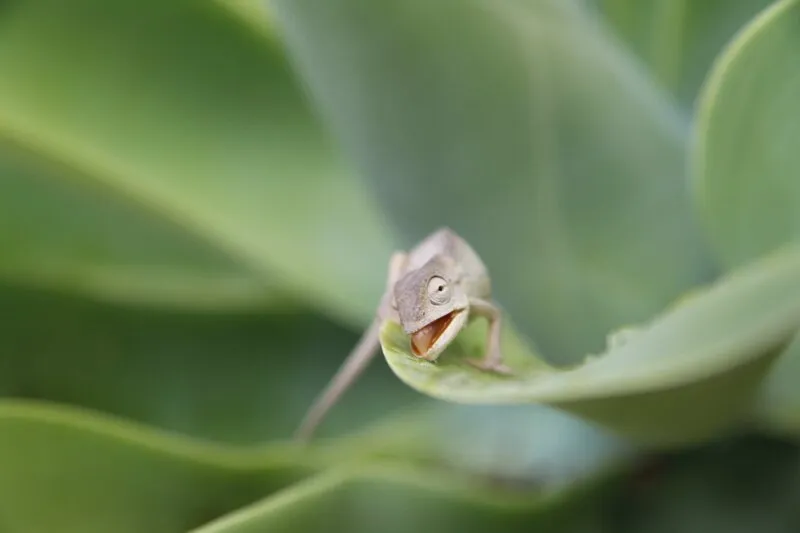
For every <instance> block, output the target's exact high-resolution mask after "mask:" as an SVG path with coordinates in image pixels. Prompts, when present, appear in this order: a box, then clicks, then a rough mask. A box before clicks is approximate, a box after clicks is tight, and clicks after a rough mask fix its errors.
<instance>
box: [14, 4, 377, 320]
mask: <svg viewBox="0 0 800 533" xmlns="http://www.w3.org/2000/svg"><path fill="white" fill-rule="evenodd" d="M231 9H234V10H235V11H231ZM240 13H242V12H241V11H240V8H229V7H224V5H223V3H197V2H190V1H178V2H167V3H163V2H154V1H150V2H145V3H137V4H131V3H119V2H115V3H109V2H103V1H100V0H82V1H80V2H77V3H74V2H73V3H70V5H69V6H67V5H65V4H60V3H49V2H48V3H36V2H33V3H31V2H22V1H12V2H6V3H4V4H3V7H2V8H1V9H0V63H2V65H3V70H2V73H0V99H2V101H3V106H2V109H0V147H2V151H3V153H12V154H14V155H15V156H16V157H15V163H16V165H21V166H17V167H16V171H15V172H13V173H12V175H11V176H10V177H9V178H6V179H10V180H12V182H11V183H10V184H9V185H6V186H7V187H12V188H13V189H14V190H16V194H18V195H19V196H8V197H6V198H4V200H3V202H2V205H0V207H2V206H4V205H5V203H6V201H8V202H11V203H12V204H13V203H14V202H18V201H22V200H26V201H28V202H33V203H32V204H31V206H29V209H28V210H27V211H26V216H25V217H24V218H23V219H22V221H23V222H25V223H27V224H29V225H32V226H33V227H34V228H37V230H36V233H34V236H38V237H41V238H43V239H46V240H47V242H45V243H43V244H42V245H41V247H40V246H39V245H37V244H30V245H24V246H23V247H20V244H19V242H18V241H19V240H20V235H22V234H24V232H25V231H26V229H25V226H24V225H23V226H19V227H15V228H11V227H8V225H9V222H8V221H4V223H3V226H6V227H5V228H4V230H5V232H7V233H8V234H9V236H8V237H6V238H5V239H6V240H7V241H9V242H8V243H6V246H10V243H14V242H16V243H17V244H16V245H15V247H16V248H17V252H16V253H18V254H21V255H17V256H16V257H15V265H19V264H20V262H21V261H23V260H26V261H28V262H30V263H33V264H34V265H37V264H38V263H40V262H42V261H43V260H44V262H45V263H48V264H53V265H54V266H53V271H54V272H55V271H58V272H63V274H59V275H61V276H63V277H64V279H63V280H61V281H60V282H61V283H65V284H66V283H70V284H71V283H74V282H76V280H77V282H78V283H82V284H83V285H84V286H85V285H92V284H94V285H93V287H94V288H95V290H97V287H98V286H102V285H104V284H106V283H110V282H108V281H107V279H108V278H114V276H121V279H112V281H113V283H112V285H114V287H112V290H114V291H117V292H119V291H120V290H122V289H119V286H120V285H122V284H124V283H126V282H127V279H130V277H131V276H133V277H134V278H135V277H136V276H146V277H149V276H165V277H159V279H158V281H153V282H152V283H154V284H155V285H154V287H159V286H163V285H166V284H168V283H171V282H172V281H173V280H174V279H175V278H178V279H179V280H181V282H182V283H184V284H190V285H192V287H193V288H194V289H197V288H198V285H199V284H198V283H197V282H193V280H195V279H197V278H198V276H201V275H202V276H205V277H212V278H213V277H214V276H215V275H216V276H217V277H218V278H220V277H221V279H217V280H216V281H214V283H217V284H220V283H227V281H226V279H227V278H231V277H232V278H233V280H232V282H231V283H232V284H233V285H234V292H237V291H238V293H241V291H242V289H241V288H239V287H240V286H241V285H242V284H248V286H249V287H252V286H253V285H254V284H255V283H254V281H253V272H255V273H257V274H258V278H256V279H259V280H260V279H261V277H262V276H264V275H265V276H266V279H267V280H274V282H275V283H279V284H280V286H281V288H282V289H285V290H286V291H290V292H292V293H295V294H296V295H297V296H299V297H301V298H302V299H303V300H304V301H305V302H307V303H309V304H311V305H313V306H315V307H317V308H319V309H322V310H323V311H325V312H327V313H331V314H333V315H335V316H337V317H339V318H342V319H346V320H351V321H353V322H354V323H360V322H362V321H363V320H364V319H365V317H368V316H370V315H371V314H372V312H373V308H374V306H375V301H374V300H375V299H376V298H377V295H378V294H379V293H380V290H381V289H382V286H383V283H384V280H383V277H384V276H385V268H386V267H385V262H386V261H387V260H388V257H389V254H390V252H391V249H392V247H391V244H390V239H389V238H388V236H387V231H386V228H385V226H384V225H383V224H382V223H381V220H380V217H379V216H378V214H377V212H376V211H375V209H374V208H373V207H372V204H371V202H370V201H369V197H368V196H367V195H366V194H365V193H364V192H363V191H362V190H361V189H360V186H359V184H358V182H357V181H356V180H355V179H353V178H352V177H351V176H350V175H349V174H348V172H347V171H346V170H345V169H343V168H342V167H341V166H340V165H338V162H337V160H336V158H335V157H334V156H333V154H332V150H331V147H330V146H329V144H328V142H327V141H326V138H325V136H324V135H323V133H322V132H321V131H320V130H319V128H318V127H317V124H316V121H315V120H314V118H313V116H312V115H311V114H310V112H309V110H308V108H307V105H306V102H305V100H304V99H303V96H302V93H301V91H300V90H299V88H298V86H297V85H296V83H295V81H294V78H293V75H292V74H291V72H290V71H289V70H288V67H287V65H286V64H285V61H284V58H283V54H282V50H280V48H279V46H278V45H277V44H276V43H275V42H274V40H273V39H272V36H271V35H270V34H269V33H267V26H266V25H264V24H251V23H248V22H247V21H246V17H243V16H241V14H240ZM144 36H146V38H145V37H144ZM20 155H22V156H24V157H19V156H20ZM17 174H20V175H17ZM25 175H30V176H31V178H33V179H27V178H25V179H23V177H24V176H25ZM26 184H30V186H31V187H34V188H35V189H33V190H29V189H27V188H26ZM48 187H52V190H49V189H48ZM54 198H58V206H57V208H56V209H55V213H56V214H57V217H54V218H51V219H44V217H45V216H46V213H47V212H48V210H49V209H50V208H52V206H51V204H52V203H53V202H54V201H55V200H54ZM67 200H69V201H70V205H64V204H61V203H60V202H65V201H67ZM84 208H86V209H89V211H88V212H85V213H84V212H83V209H84ZM95 224H102V225H104V226H105V227H106V228H108V229H106V230H105V232H101V231H100V229H97V228H95V229H94V230H93V229H92V226H93V225H95ZM0 227H2V226H0ZM165 227H171V228H172V229H171V230H170V231H168V232H164V228H165ZM60 230H63V231H64V234H62V233H61V231H60ZM50 232H52V233H50ZM83 232H86V233H83ZM162 232H163V233H164V234H163V235H162V236H160V237H159V238H158V239H150V237H151V236H152V235H153V234H154V233H162ZM115 238H116V239H119V240H120V242H121V244H118V245H116V244H115V246H113V247H112V246H110V244H109V239H111V240H112V241H113V240H114V239H115ZM128 239H130V240H128ZM61 240H63V242H64V243H65V244H64V245H63V246H61V247H59V248H55V249H54V248H52V247H50V246H49V244H50V243H52V242H54V241H61ZM151 241H154V242H151ZM182 242H184V244H182ZM89 243H91V246H90V245H89ZM193 243H194V244H193ZM200 243H202V244H200ZM172 246H174V247H175V250H173V251H170V252H169V253H167V254H164V252H163V249H164V248H165V247H167V248H169V247H172ZM87 248H91V249H89V250H87ZM45 249H46V250H48V253H49V254H51V255H52V256H53V257H47V256H45V257H43V254H44V253H45V252H44V251H43V250H45ZM159 257H160V259H158V258H159ZM198 259H200V261H198V266H195V267H193V268H192V269H189V270H187V268H186V266H187V265H191V264H193V263H195V261H197V260H198ZM58 265H62V266H65V267H68V268H69V271H61V270H60V269H59V270H57V266H58ZM117 267H119V268H121V269H122V271H121V273H119V272H112V273H108V272H107V271H106V270H104V269H108V268H112V269H115V268H117ZM139 267H141V268H144V269H145V270H139ZM125 268H132V269H134V274H133V275H131V274H127V271H126V270H124V269H125ZM158 268H162V269H166V268H171V269H176V268H177V270H176V271H175V272H170V271H167V272H159V271H158ZM40 270H41V267H35V268H34V269H33V272H34V273H35V275H37V276H43V275H44V276H47V275H48V273H47V271H46V272H45V274H41V273H40ZM97 271H99V272H100V276H101V278H100V279H99V280H96V279H94V278H93V276H96V275H97ZM184 273H185V274H186V276H185V277H184V276H183V274H184ZM243 276H244V280H243V281H242V280H241V278H242V277H243ZM87 277H92V282H91V283H90V282H87V281H86V280H85V278H87ZM126 278H127V279H126ZM148 279H149V278H148ZM81 280H83V281H81ZM178 289H180V288H178ZM178 289H176V290H178ZM128 290H130V289H128ZM156 290H157V289H156V288H151V289H150V292H151V293H152V292H155V291H156ZM200 290H201V291H209V290H210V289H205V288H202V287H200ZM194 297H195V298H198V299H202V298H203V295H202V294H200V295H195V296H194ZM239 297H240V298H241V296H239Z"/></svg>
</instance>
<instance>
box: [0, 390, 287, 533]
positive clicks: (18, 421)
mask: <svg viewBox="0 0 800 533" xmlns="http://www.w3.org/2000/svg"><path fill="white" fill-rule="evenodd" d="M253 459H255V458H254V457H251V458H249V459H248V458H247V457H246V456H242V455H241V454H235V453H231V452H225V451H224V450H222V449H217V448H213V447H206V446H202V445H199V444H196V443H192V442H191V441H184V440H181V439H175V438H171V437H166V436H163V435H156V434H152V433H150V432H147V431H145V430H144V429H142V428H138V427H131V426H130V425H127V424H122V423H121V422H120V421H117V420H113V419H111V420H109V419H101V418H97V417H96V416H89V415H88V414H86V413H80V412H75V411H72V410H64V409H57V408H54V407H49V406H41V405H37V404H26V403H14V402H2V403H1V404H0V470H1V471H2V472H3V475H2V476H0V529H2V531H3V532H4V533H35V532H45V531H58V532H60V533H73V532H74V533H107V532H109V531H114V532H117V533H126V532H130V533H141V532H142V531H147V532H149V533H161V532H163V533H176V532H178V531H185V530H187V529H189V528H191V527H194V526H196V525H199V524H201V523H203V522H205V521H207V520H210V519H212V518H214V517H216V516H218V515H219V514H221V513H224V512H227V511H230V510H233V509H235V508H237V507H239V506H241V505H244V504H246V503H249V502H251V501H253V500H255V499H257V498H259V497H261V496H263V495H264V494H268V493H269V492H271V491H273V490H276V489H278V488H280V487H282V486H284V485H285V484H287V483H289V482H291V481H292V480H294V479H298V478H300V476H301V473H302V469H300V468H298V465H297V464H296V462H297V461H296V460H295V464H292V462H291V461H290V460H288V459H281V457H280V455H279V454H272V456H271V455H270V454H263V457H260V458H259V460H260V462H261V466H260V467H257V468H256V466H257V465H258V463H255V462H254V461H253ZM43 505H45V506H46V509H43V507H42V506H43Z"/></svg>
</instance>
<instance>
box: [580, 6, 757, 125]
mask: <svg viewBox="0 0 800 533" xmlns="http://www.w3.org/2000/svg"><path fill="white" fill-rule="evenodd" d="M589 3H590V4H591V5H592V6H593V7H594V8H596V9H598V10H599V12H600V15H601V16H602V18H603V20H604V21H605V22H606V23H608V24H610V25H611V27H612V28H613V29H614V30H615V32H616V33H617V34H618V35H619V36H620V37H621V38H622V40H623V41H624V42H625V43H626V44H628V45H629V46H630V48H631V49H632V50H633V51H634V52H635V53H636V55H637V56H638V57H639V58H640V59H641V60H642V61H644V62H645V63H646V64H647V65H648V66H649V67H650V71H651V72H652V73H653V76H654V77H655V79H656V80H658V81H659V82H660V83H661V84H662V85H663V86H664V87H666V88H668V89H670V90H671V91H672V92H673V94H674V95H675V96H676V98H677V99H678V100H679V101H680V102H682V103H683V104H684V106H685V107H686V108H687V111H691V109H692V108H693V107H694V103H695V99H696V98H697V93H698V91H699V89H700V86H701V85H702V83H703V80H705V78H706V75H707V74H708V69H709V68H710V67H711V64H712V63H713V61H714V58H716V56H717V54H719V52H720V51H721V50H722V48H723V47H724V46H725V45H726V44H727V42H728V41H729V40H730V39H731V38H732V37H733V36H734V34H735V33H736V31H737V30H739V28H741V27H742V26H743V25H744V24H745V23H746V22H748V21H749V20H750V19H751V18H752V17H753V16H754V15H756V14H757V13H758V12H759V11H760V10H761V9H763V8H764V7H766V6H767V5H769V4H770V3H772V0H705V1H703V2H692V1H689V0H590V2H589Z"/></svg>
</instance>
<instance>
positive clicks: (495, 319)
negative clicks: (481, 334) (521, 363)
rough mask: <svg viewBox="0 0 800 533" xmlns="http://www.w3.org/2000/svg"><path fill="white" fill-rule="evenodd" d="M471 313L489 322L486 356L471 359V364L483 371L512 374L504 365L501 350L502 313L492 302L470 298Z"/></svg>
mask: <svg viewBox="0 0 800 533" xmlns="http://www.w3.org/2000/svg"><path fill="white" fill-rule="evenodd" d="M469 312H470V313H474V314H475V315H476V316H482V317H484V318H486V319H487V320H488V322H489V331H488V334H487V337H486V354H485V355H484V356H483V358H482V359H478V360H475V359H469V360H468V361H469V363H470V364H471V365H473V366H475V367H477V368H479V369H481V370H487V371H490V372H496V373H498V374H510V373H511V369H510V368H509V367H507V366H506V365H505V364H503V352H502V351H501V349H500V333H501V327H502V313H501V311H500V309H499V308H498V307H497V306H496V305H494V304H493V303H491V302H488V301H486V300H481V299H479V298H470V300H469Z"/></svg>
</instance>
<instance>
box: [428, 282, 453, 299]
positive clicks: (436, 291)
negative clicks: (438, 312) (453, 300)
mask: <svg viewBox="0 0 800 533" xmlns="http://www.w3.org/2000/svg"><path fill="white" fill-rule="evenodd" d="M428 299H430V301H431V303H432V304H433V305H442V304H446V303H447V302H449V301H450V285H448V284H447V280H445V279H444V278H442V277H440V276H433V277H432V278H431V279H430V281H428Z"/></svg>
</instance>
